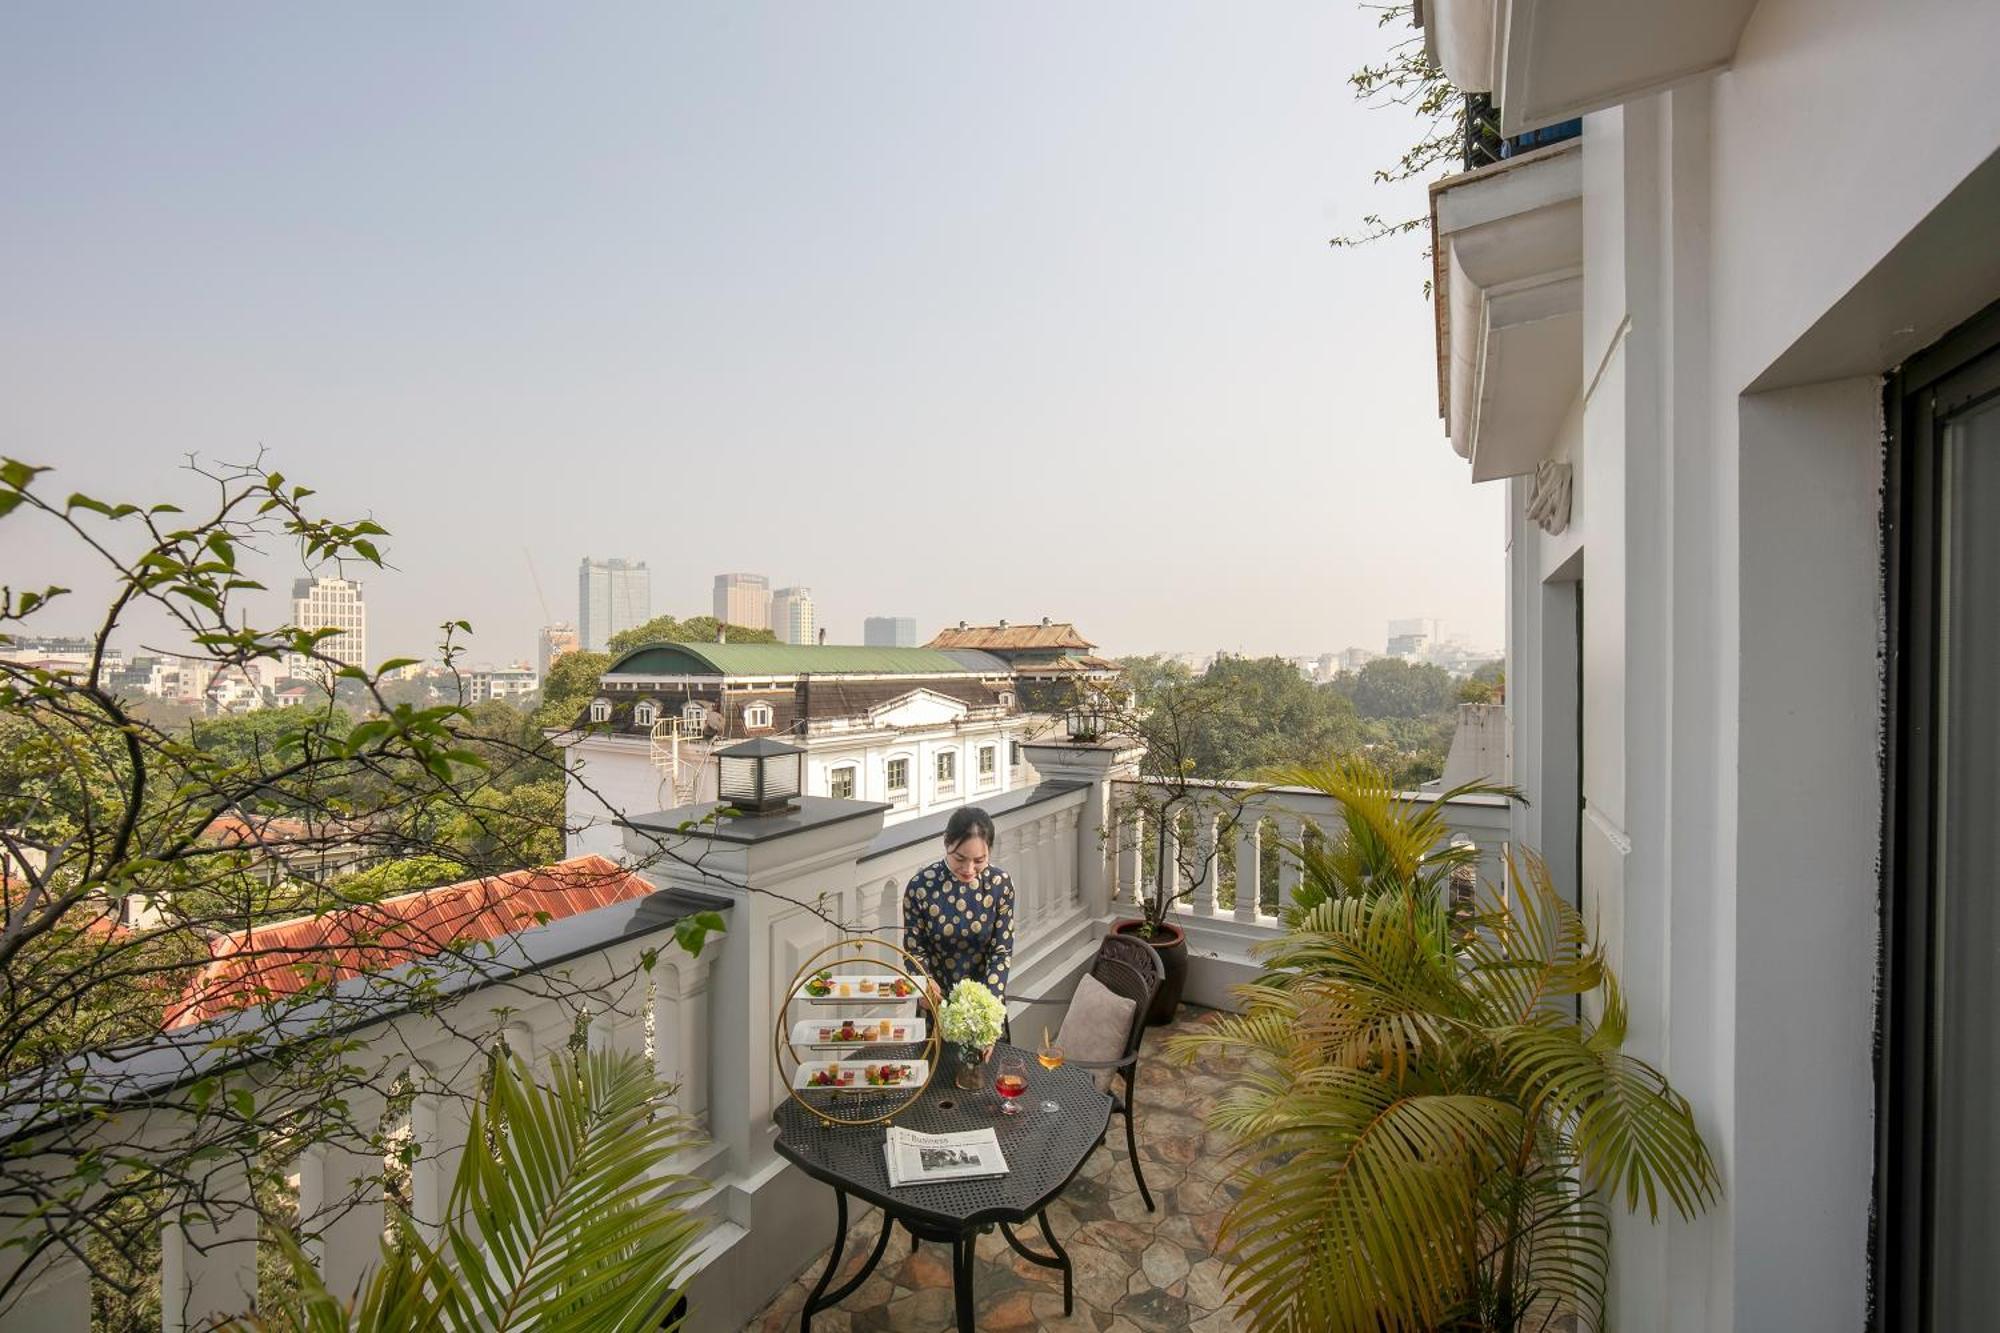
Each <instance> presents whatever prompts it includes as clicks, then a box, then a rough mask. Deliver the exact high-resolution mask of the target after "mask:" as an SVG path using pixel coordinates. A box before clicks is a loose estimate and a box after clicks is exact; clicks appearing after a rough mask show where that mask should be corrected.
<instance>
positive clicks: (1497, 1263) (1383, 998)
mask: <svg viewBox="0 0 2000 1333" xmlns="http://www.w3.org/2000/svg"><path fill="white" fill-rule="evenodd" d="M1279 777H1280V779H1281V780H1282V781H1285V782H1287V783H1302V784H1304V785H1309V786H1312V787H1315V788H1316V789H1318V790H1320V791H1322V792H1324V793H1325V794H1326V795H1328V796H1331V797H1333V798H1334V799H1335V800H1336V801H1337V802H1339V803H1340V807H1341V810H1342V824H1341V826H1340V827H1339V829H1338V836H1337V837H1335V838H1333V839H1331V840H1329V843H1328V844H1327V846H1326V847H1325V848H1323V849H1322V850H1321V854H1319V855H1317V856H1312V857H1307V858H1305V870H1306V876H1307V883H1306V887H1305V889H1304V890H1303V891H1302V893H1301V895H1300V897H1299V900H1298V901H1297V902H1296V903H1295V904H1294V908H1293V911H1292V913H1291V915H1290V918H1289V922H1288V929H1287V931H1286V933H1285V934H1284V935H1283V936H1282V937H1281V938H1279V939H1277V940H1275V941H1272V942H1271V943H1270V944H1269V945H1267V946H1265V948H1264V962H1265V965H1266V971H1265V972H1264V973H1263V975H1262V976H1261V977H1260V978H1259V979H1258V980H1257V981H1255V982H1252V983H1250V984H1248V985H1245V986H1242V987H1239V988H1238V994H1239V997H1240V998H1241V1000H1242V1001H1243V1004H1244V1006H1245V1008H1244V1012H1242V1013H1240V1014H1230V1015H1217V1016H1215V1017H1214V1018H1213V1019H1212V1020H1211V1021H1210V1022H1209V1023H1208V1024H1207V1025H1206V1026H1205V1027H1204V1028H1203V1029H1202V1030H1200V1031H1198V1032H1195V1033H1191V1034H1188V1035H1185V1036H1182V1037H1180V1038H1177V1039H1176V1040H1175V1041H1174V1043H1173V1044H1172V1047H1171V1049H1172V1051H1173V1052H1174V1053H1176V1054H1178V1055H1179V1056H1181V1057H1183V1058H1191V1057H1193V1056H1194V1055H1196V1054H1198V1053H1200V1052H1202V1051H1203V1050H1206V1049H1211V1048H1214V1049H1219V1050H1221V1051H1223V1052H1226V1053H1228V1054H1231V1055H1236V1056H1242V1057H1246V1059H1247V1063H1248V1065H1249V1069H1248V1071H1247V1072H1246V1075H1245V1077H1244V1078H1243V1080H1242V1081H1241V1083H1240V1084H1239V1085H1238V1086H1237V1087H1236V1088H1235V1089H1234V1090H1233V1091H1232V1092H1230V1093H1229V1094H1228V1095H1227V1096H1226V1097H1225V1098H1224V1099H1223V1100H1222V1101H1221V1102H1220V1103H1219V1104H1218V1105H1217V1106H1216V1107H1215V1109H1214V1111H1213V1112H1212V1114H1211V1117H1210V1124H1211V1126H1212V1127H1213V1128H1216V1129H1218V1130H1220V1131H1222V1132H1224V1133H1226V1134H1228V1135H1229V1136H1231V1137H1232V1138H1233V1139H1235V1140H1236V1141H1237V1142H1238V1143H1239V1144H1240V1145H1241V1147H1240V1156H1239V1162H1238V1178H1239V1179H1240V1180H1241V1182H1242V1185H1243V1192H1242V1195H1241V1196H1240V1197H1239V1198H1238V1199H1237V1201H1236V1202H1235V1203H1234V1204H1233V1205H1232V1206H1231V1208H1230V1210H1229V1212H1228V1214H1227V1219H1226V1221H1225V1223H1224V1226H1223V1230H1222V1235H1221V1240H1220V1242H1219V1248H1220V1250H1221V1251H1222V1253H1223V1255H1224V1257H1225V1259H1226V1261H1227V1263H1228V1264H1229V1266H1230V1269H1229V1284H1230V1287H1231V1289H1232V1291H1233V1293H1234V1294H1235V1296H1236V1297H1237V1298H1238V1299H1239V1300H1240V1301H1241V1302H1242V1305H1243V1308H1244V1311H1245V1313H1246V1314H1247V1316H1248V1318H1249V1320H1250V1322H1251V1324H1252V1326H1253V1327H1256V1328H1260V1329H1300V1328H1311V1329H1316V1330H1327V1331H1328V1333H1338V1331H1342V1330H1354V1331H1355V1333H1364V1331H1365V1333H1379V1331H1380V1330H1382V1329H1388V1328H1423V1329H1449V1330H1465V1331H1467V1333H1469V1331H1471V1330H1481V1331H1482V1333H1518V1331H1519V1330H1522V1329H1527V1328H1542V1327H1550V1326H1561V1324H1562V1321H1563V1319H1565V1318H1568V1319H1571V1320H1574V1321H1576V1323H1577V1325H1578V1326H1581V1327H1590V1328H1596V1327H1600V1326H1601V1324H1602V1313H1603V1306H1604V1292H1605V1283H1606V1278H1607V1273H1608V1264H1609V1255H1608V1246H1609V1235H1610V1215H1611V1211H1612V1209H1613V1208H1615V1207H1624V1208H1626V1209H1637V1208H1640V1207H1644V1208H1645V1209H1646V1211H1647V1212H1648V1214H1649V1215H1651V1216H1653V1217H1656V1218H1657V1216H1658V1215H1659V1213H1660V1211H1661V1209H1662V1208H1663V1206H1664V1207H1671V1208H1672V1209H1673V1210H1675V1211H1676V1212H1678V1213H1680V1214H1681V1215H1682V1216H1684V1217H1687V1216H1693V1215H1694V1214H1695V1213H1697V1212H1699V1211H1701V1210H1702V1209H1703V1208H1705V1207H1706V1206H1707V1205H1708V1204H1709V1203H1710V1202H1711V1201H1712V1200H1713V1199H1714V1198H1715V1196H1716V1194H1717V1191H1718V1190H1719V1182H1718V1178H1717V1175H1716V1171H1715V1167H1714V1164H1713V1162H1712V1161H1711V1160H1710V1157H1709V1154H1708V1149H1707V1147H1706V1146H1705V1145H1704V1143H1703V1141H1702V1137H1701V1134H1700V1132H1699V1131H1698V1130H1697V1128H1696V1126H1695V1123H1694V1115H1693V1112H1692V1109H1691V1108H1690V1106H1689V1105H1688V1102H1687V1100H1686V1099H1685V1098H1683V1097H1682V1096H1681V1095H1680V1094H1679V1093H1677V1092H1675V1091H1674V1089H1673V1088H1672V1087H1671V1086H1670V1085H1669V1084H1668V1082H1667V1080H1666V1079H1665V1078H1664V1077H1663V1076H1662V1075H1661V1074H1660V1073H1659V1072H1658V1071H1657V1070H1655V1069H1653V1068H1652V1067H1651V1066H1649V1065H1647V1064H1646V1063H1645V1062H1643V1061H1641V1060H1638V1059H1636V1058H1634V1057H1632V1056H1630V1055H1627V1054H1625V1053H1624V1051H1623V1050H1622V1049H1621V1047H1622V1045H1623V1042H1624V1036H1625V1006H1624V1002H1623V1000H1622V999H1621V998H1620V994H1619V990H1618V984H1617V980H1616V978H1615V977H1614V976H1613V975H1612V973H1611V970H1610V969H1609V968H1608V967H1607V966H1606V965H1605V962H1604V958H1603V955H1602V953H1601V952H1600V951H1599V950H1598V949H1597V948H1596V947H1595V946H1594V945H1593V944H1592V943H1591V941H1590V939H1589V936H1588V932H1587V931H1586V930H1585V928H1584V924H1583V921H1582V919H1581V918H1580V917H1579V916H1578V914H1577V912H1576V911H1575V909H1574V908H1572V907H1571V906H1570V905H1569V904H1568V903H1566V902H1565V901H1563V899H1562V898H1561V896H1560V895H1559V894H1558V893H1557V892H1556V890H1555V888H1554V886H1553V885H1552V884H1551V882H1550V880H1549V876H1548V872H1547V869H1546V867H1544V866H1543V865H1542V863H1541V862H1540V861H1539V860H1537V859H1535V858H1534V857H1532V856H1524V857H1522V858H1521V859H1519V860H1518V861H1515V862H1511V863H1510V865H1509V870H1508V875H1509V880H1508V886H1507V888H1508V892H1505V893H1503V892H1501V891H1500V888H1499V886H1493V885H1485V886H1481V888H1480V889H1479V890H1478V891H1477V893H1475V894H1474V895H1473V897H1472V899H1471V901H1470V902H1465V901H1462V900H1458V899H1457V895H1456V894H1455V892H1454V888H1455V884H1454V880H1455V879H1456V878H1458V877H1459V875H1460V872H1461V871H1462V870H1463V867H1464V864H1465V854H1464V853H1461V852H1459V851H1456V850H1454V849H1452V848H1451V847H1450V846H1449V845H1448V843H1447V842H1446V841H1445V838H1446V831H1445V830H1444V828H1443V824H1442V819H1441V818H1440V817H1435V811H1436V808H1435V807H1434V806H1432V807H1428V808H1422V807H1419V806H1418V805H1416V804H1415V803H1412V802H1408V801H1404V800H1401V799H1399V798H1398V797H1397V796H1396V794H1395V793H1394V792H1393V791H1392V790H1391V789H1390V787H1389V783H1388V781H1387V779H1386V778H1385V777H1384V776H1383V775H1382V774H1381V773H1380V772H1379V771H1378V770H1375V769H1373V768H1372V767H1370V766H1369V765H1367V764H1365V763H1347V764H1343V765H1339V766H1335V767H1330V768H1321V769H1310V770H1292V771H1289V772H1287V773H1285V774H1282V775H1279Z"/></svg>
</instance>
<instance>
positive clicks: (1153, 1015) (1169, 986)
mask: <svg viewBox="0 0 2000 1333" xmlns="http://www.w3.org/2000/svg"><path fill="white" fill-rule="evenodd" d="M1112 929H1113V930H1115V931H1117V932H1118V933H1119V934H1120V935H1131V936H1133V937H1135V938H1137V939H1142V940H1145V941H1146V943H1148V944H1150V945H1152V946H1153V952H1154V953H1156V954H1158V955H1159V956H1160V962H1161V964H1162V965H1163V966H1164V967H1165V968H1166V970H1167V979H1166V980H1165V981H1162V982H1161V983H1160V989H1159V990H1158V991H1156V992H1155V993H1154V995H1153V1007H1152V1008H1150V1009H1148V1010H1147V1011H1146V1021H1147V1022H1148V1023H1151V1024H1154V1025H1156V1026H1157V1025H1159V1024H1161V1023H1171V1022H1173V1021H1174V1012H1175V1011H1176V1010H1178V1009H1179V1008H1180V1007H1181V992H1182V991H1183V990H1185V989H1186V988H1187V966H1188V964H1187V936H1185V935H1183V934H1182V933H1181V928H1180V927H1179V926H1170V925H1167V924H1165V923H1164V922H1163V923H1161V925H1160V926H1159V928H1158V929H1156V930H1155V931H1154V932H1153V933H1152V935H1151V936H1147V935H1146V934H1144V933H1143V932H1144V931H1145V929H1146V923H1145V922H1143V921H1120V922H1118V923H1117V924H1116V925H1114V926H1113V927H1112Z"/></svg>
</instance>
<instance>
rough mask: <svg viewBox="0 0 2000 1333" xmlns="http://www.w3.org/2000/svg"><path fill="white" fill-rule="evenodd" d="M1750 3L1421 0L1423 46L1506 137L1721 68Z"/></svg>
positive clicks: (1748, 0) (1740, 32)
mask: <svg viewBox="0 0 2000 1333" xmlns="http://www.w3.org/2000/svg"><path fill="white" fill-rule="evenodd" d="M1755 7H1756V3H1755V0H1680V3H1677V4H1662V3H1660V2H1659V0H1428V2H1427V3H1425V4H1424V5H1422V6H1421V7H1420V12H1421V14H1422V16H1423V25H1424V46H1425V49H1426V50H1427V51H1428V52H1429V53H1430V57H1431V59H1432V60H1433V61H1434V62H1436V64H1437V65H1438V67H1439V68H1440V69H1442V70H1443V71H1444V72H1445V76H1446V77H1447V78H1449V79H1450V80H1451V82H1452V84H1453V86H1454V87H1457V88H1461V89H1464V90H1465V91H1466V92H1477V93H1491V94H1493V100H1494V102H1495V103H1497V104H1498V105H1499V106H1500V107H1501V108H1502V113H1501V116H1500V126H1499V129H1500V133H1501V134H1503V135H1507V136H1510V137H1511V136H1513V135H1518V134H1521V133H1522V132H1524V131H1527V130H1532V129H1537V128H1540V127H1542V126H1546V125H1554V124H1557V123H1559V122H1561V121H1565V120H1569V119H1572V118H1573V117H1576V116H1580V115H1582V114H1583V113H1584V112H1586V111H1596V110H1600V109H1602V108H1604V107H1607V106H1612V105H1615V104H1616V103H1619V102H1623V101H1626V100H1628V99H1630V98H1633V97H1638V96H1642V95H1644V94H1646V93H1651V92H1657V91H1659V90H1660V89H1662V88H1666V87H1669V86H1671V85H1673V84H1675V83H1678V82H1681V81H1683V80H1686V79H1691V78H1694V77H1695V76H1697V75H1699V74H1702V73H1704V72H1706V71H1708V70H1713V69H1719V68H1721V67H1722V66H1724V65H1727V64H1728V63H1729V61H1730V59H1731V58H1732V57H1733V56H1734V55H1735V54H1736V44H1737V42H1738V40H1739V39H1740V38H1741V37H1742V35H1743V25H1744V24H1745V23H1746V22H1748V21H1749V18H1750V11H1751V10H1752V9H1754V8H1755Z"/></svg>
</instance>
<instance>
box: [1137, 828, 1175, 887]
mask: <svg viewBox="0 0 2000 1333" xmlns="http://www.w3.org/2000/svg"><path fill="white" fill-rule="evenodd" d="M1180 833H1181V830H1180V812H1179V811H1178V810H1171V809H1170V810H1168V811H1167V812H1166V814H1165V816H1164V817H1163V818H1162V819H1161V820H1160V828H1159V834H1158V838H1157V841H1158V842H1159V844H1160V864H1159V868H1158V870H1157V871H1156V872H1155V878H1154V879H1153V881H1152V882H1151V883H1148V884H1142V885H1141V886H1140V887H1139V897H1140V898H1141V899H1144V898H1146V897H1147V896H1148V895H1150V894H1151V893H1152V892H1153V890H1154V888H1155V887H1157V888H1158V889H1159V891H1160V896H1161V897H1163V898H1165V899H1166V900H1167V901H1168V902H1172V901H1173V899H1174V895H1176V894H1178V893H1179V892H1180V891H1181V850H1180V848H1181V838H1180Z"/></svg>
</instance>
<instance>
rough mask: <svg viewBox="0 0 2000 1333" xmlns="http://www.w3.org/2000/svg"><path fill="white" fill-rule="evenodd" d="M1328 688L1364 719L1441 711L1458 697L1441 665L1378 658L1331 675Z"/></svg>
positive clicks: (1449, 676)
mask: <svg viewBox="0 0 2000 1333" xmlns="http://www.w3.org/2000/svg"><path fill="white" fill-rule="evenodd" d="M1331 685H1332V688H1333V689H1334V690H1336V691H1338V692H1339V693H1341V694H1344V695H1346V696H1347V698H1349V699H1350V700H1352V701H1353V703H1354V711H1355V712H1356V713H1357V714H1358V715H1360V716H1361V717H1364V718H1392V717H1393V718H1413V717H1424V716H1426V715H1427V714H1431V713H1438V712H1443V711H1445V710H1446V709H1449V708H1450V707H1451V706H1452V705H1453V704H1454V703H1456V702H1457V699H1458V685H1457V683H1456V682H1455V681H1453V680H1452V678H1451V673H1450V672H1448V671H1446V670H1445V669H1444V668H1443V667H1435V666H1431V665H1430V664H1429V663H1427V662H1403V661H1399V660H1397V659H1396V658H1393V657H1378V658H1376V659H1375V660H1374V661H1373V662H1370V663H1368V664H1367V665H1366V666H1364V667H1362V668H1361V670H1359V671H1355V672H1347V671H1343V672H1341V673H1340V675H1338V676H1336V677H1334V679H1333V681H1332V682H1331Z"/></svg>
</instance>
